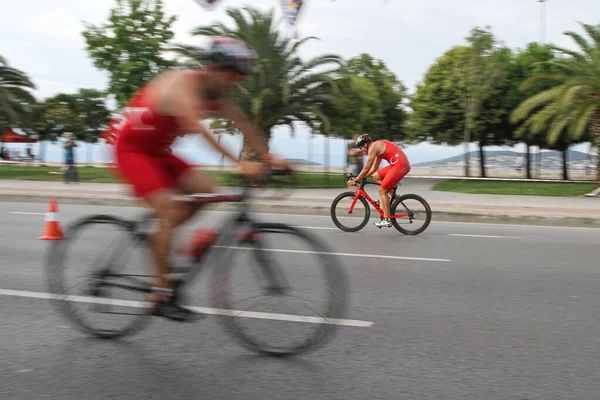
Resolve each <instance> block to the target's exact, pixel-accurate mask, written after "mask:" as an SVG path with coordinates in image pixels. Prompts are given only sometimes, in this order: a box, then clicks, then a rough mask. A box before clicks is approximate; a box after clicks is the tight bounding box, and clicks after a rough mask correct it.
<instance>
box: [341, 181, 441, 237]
mask: <svg viewBox="0 0 600 400" xmlns="http://www.w3.org/2000/svg"><path fill="white" fill-rule="evenodd" d="M354 177H355V175H352V174H344V182H348V180H349V179H350V178H354ZM366 185H376V186H379V184H378V183H376V182H369V181H367V179H366V178H364V179H362V180H361V182H360V186H359V187H358V189H357V190H356V192H353V191H348V192H344V193H340V194H339V195H338V196H337V197H336V198H335V199H334V200H333V202H332V203H331V208H330V214H331V219H332V221H333V223H334V224H335V226H337V227H338V228H339V229H341V230H343V231H346V232H358V231H359V230H361V229H362V228H364V227H365V226H366V225H367V223H368V222H369V218H370V217H371V209H370V208H369V203H370V204H371V205H372V206H373V207H374V208H375V210H377V212H378V213H379V217H380V219H383V216H384V214H383V210H382V209H381V207H380V205H379V200H377V201H374V200H373V199H372V198H371V197H370V196H369V195H368V194H367V192H366V191H365V186H366ZM398 186H400V183H398V184H397V185H396V186H394V187H393V188H392V195H391V198H390V220H391V221H392V225H393V226H394V228H396V230H397V231H398V232H400V233H403V234H404V235H418V234H419V233H422V232H423V231H425V229H427V227H428V226H429V224H430V223H431V207H430V206H429V203H427V201H425V199H424V198H422V197H421V196H419V195H416V194H411V193H407V194H403V195H397V194H396V191H397V189H398ZM367 201H368V203H367ZM359 203H360V205H359ZM419 222H421V224H419ZM380 229H381V228H380Z"/></svg>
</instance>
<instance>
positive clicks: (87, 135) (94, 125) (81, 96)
mask: <svg viewBox="0 0 600 400" xmlns="http://www.w3.org/2000/svg"><path fill="white" fill-rule="evenodd" d="M73 97H74V98H75V104H74V105H73V106H72V108H71V110H72V111H73V112H74V113H75V114H76V115H77V116H78V117H79V118H80V120H81V125H82V131H81V135H80V137H81V139H82V140H84V141H85V142H87V143H89V144H94V143H97V142H98V140H99V139H100V135H101V134H102V132H103V131H104V129H105V128H106V125H107V123H108V121H109V119H110V111H109V110H108V108H107V107H106V100H105V99H106V94H105V93H104V92H102V91H99V90H96V89H80V90H79V92H78V93H77V94H76V95H74V96H73ZM87 148H88V154H87V161H88V163H90V164H91V163H92V151H93V147H92V146H87Z"/></svg>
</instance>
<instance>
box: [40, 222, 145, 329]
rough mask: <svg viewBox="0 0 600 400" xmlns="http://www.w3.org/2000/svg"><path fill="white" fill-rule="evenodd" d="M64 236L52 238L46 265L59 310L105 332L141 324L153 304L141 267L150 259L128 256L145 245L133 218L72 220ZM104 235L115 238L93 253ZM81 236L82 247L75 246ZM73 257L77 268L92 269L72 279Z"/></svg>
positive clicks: (78, 324) (79, 324)
mask: <svg viewBox="0 0 600 400" xmlns="http://www.w3.org/2000/svg"><path fill="white" fill-rule="evenodd" d="M100 228H107V230H104V229H100ZM65 236H66V239H63V240H57V241H55V242H53V243H52V245H51V247H50V250H49V254H48V257H47V265H46V273H47V284H48V287H49V290H50V292H51V293H52V294H53V295H54V299H55V300H56V302H55V303H56V305H57V308H58V310H59V311H60V313H61V314H62V315H63V316H64V317H66V318H67V319H68V320H69V321H70V322H71V323H73V325H74V326H75V327H76V328H77V329H79V330H80V331H82V332H84V333H87V334H90V335H93V336H97V337H102V338H115V337H120V336H125V335H129V334H133V333H134V332H136V331H138V330H140V329H142V328H143V327H144V326H145V324H146V323H147V322H148V318H147V317H148V316H149V313H150V310H151V309H150V307H149V304H148V303H146V302H145V301H143V300H144V299H145V295H146V293H148V292H149V291H150V287H151V285H150V278H151V277H150V276H148V275H145V274H144V272H145V271H143V269H145V268H146V266H147V261H146V260H143V261H142V262H139V263H135V262H132V260H134V259H133V258H131V259H129V258H128V257H127V256H128V250H129V251H131V252H132V254H133V252H134V251H135V250H140V249H142V250H145V249H146V247H145V246H144V245H145V243H144V242H143V238H144V237H143V235H142V234H140V233H136V231H135V224H134V223H133V222H130V221H126V220H123V219H120V218H117V217H113V216H109V215H95V216H90V217H84V218H82V219H80V220H79V221H76V222H75V223H73V224H71V225H70V226H68V227H67V229H66V230H65ZM104 240H108V241H110V242H111V243H110V244H109V246H108V247H107V248H106V249H104V250H103V251H101V252H100V255H99V257H93V256H91V254H93V251H95V250H98V249H99V248H100V249H101V247H100V246H101V243H102V242H103V241H104ZM77 242H82V244H81V245H80V246H81V247H79V250H77V249H76V248H75V245H76V243H77ZM133 256H134V257H136V256H137V255H136V254H133ZM93 258H96V259H95V260H94V262H93V264H94V265H88V263H89V262H90V261H91V260H92V259H93ZM71 260H74V263H73V264H74V266H75V270H76V271H79V272H83V271H82V270H83V269H85V267H86V266H87V267H88V270H89V271H88V273H87V274H84V275H83V276H81V277H79V278H77V279H74V280H71V276H70V275H71V274H70V273H69V271H68V266H69V261H71ZM136 264H137V267H138V268H137V270H135V267H136ZM125 268H127V269H128V271H127V273H125V271H124V270H125ZM132 297H133V298H132ZM136 297H137V298H136ZM88 306H89V308H90V309H89V310H88V309H87V308H88ZM108 321H110V322H115V323H116V325H117V327H114V328H111V327H108Z"/></svg>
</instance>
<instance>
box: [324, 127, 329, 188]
mask: <svg viewBox="0 0 600 400" xmlns="http://www.w3.org/2000/svg"><path fill="white" fill-rule="evenodd" d="M323 139H325V146H324V147H325V157H324V160H323V161H324V162H325V182H326V183H327V184H329V138H328V137H327V136H324V137H323Z"/></svg>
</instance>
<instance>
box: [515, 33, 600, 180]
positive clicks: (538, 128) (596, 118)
mask: <svg viewBox="0 0 600 400" xmlns="http://www.w3.org/2000/svg"><path fill="white" fill-rule="evenodd" d="M581 25H582V26H583V28H584V30H585V31H586V32H587V34H588V35H589V36H590V38H591V41H590V42H588V41H587V40H586V39H585V38H584V37H583V36H581V35H580V34H578V33H576V32H571V31H569V32H565V35H567V36H570V37H571V38H572V39H573V40H574V41H575V43H576V44H577V45H578V46H579V51H574V50H568V49H563V48H561V47H557V46H552V49H553V50H555V51H557V52H559V53H560V54H561V57H558V58H557V59H555V60H551V61H548V62H547V63H545V64H546V65H547V66H552V67H555V68H556V69H557V71H556V72H554V73H548V74H543V75H539V76H536V77H533V78H530V79H528V80H527V81H526V82H525V83H524V84H523V87H522V88H523V89H524V90H525V89H528V88H530V87H532V86H533V85H535V84H537V83H540V82H545V83H550V84H552V87H551V88H550V89H547V90H545V91H543V92H541V93H539V94H536V95H534V96H532V97H530V98H529V99H527V100H526V101H524V102H523V103H521V105H519V107H518V108H517V109H516V110H515V111H514V113H513V121H514V122H519V121H523V120H524V121H525V122H524V123H523V127H522V129H523V130H529V131H532V132H535V133H541V132H544V131H547V138H548V143H549V144H550V145H553V144H555V143H556V142H557V141H558V139H559V138H560V137H561V136H562V135H564V134H566V135H568V137H569V138H571V139H575V140H578V139H580V138H582V137H583V136H584V135H585V134H586V130H587V129H589V127H590V126H591V127H592V130H593V135H594V142H595V145H596V146H598V154H599V155H600V57H599V54H600V25H596V26H592V25H588V24H581ZM596 181H597V183H598V185H600V157H599V158H598V165H597V173H596Z"/></svg>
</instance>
